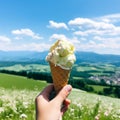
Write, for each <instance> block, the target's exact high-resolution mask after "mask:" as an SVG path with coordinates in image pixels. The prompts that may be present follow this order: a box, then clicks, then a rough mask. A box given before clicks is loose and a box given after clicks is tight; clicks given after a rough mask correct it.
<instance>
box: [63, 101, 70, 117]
mask: <svg viewBox="0 0 120 120" xmlns="http://www.w3.org/2000/svg"><path fill="white" fill-rule="evenodd" d="M70 102H71V101H70V100H69V99H65V100H64V102H63V107H62V108H61V114H62V115H63V114H64V113H65V112H66V111H67V110H68V108H69V105H70Z"/></svg>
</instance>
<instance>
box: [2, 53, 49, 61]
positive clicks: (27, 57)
mask: <svg viewBox="0 0 120 120" xmlns="http://www.w3.org/2000/svg"><path fill="white" fill-rule="evenodd" d="M47 53H48V52H47V51H45V52H35V51H0V61H15V62H16V61H17V62H27V61H39V60H43V59H45V57H46V55H47Z"/></svg>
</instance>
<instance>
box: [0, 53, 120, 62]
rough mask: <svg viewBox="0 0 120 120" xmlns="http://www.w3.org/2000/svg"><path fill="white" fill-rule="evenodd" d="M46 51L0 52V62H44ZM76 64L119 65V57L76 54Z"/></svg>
mask: <svg viewBox="0 0 120 120" xmlns="http://www.w3.org/2000/svg"><path fill="white" fill-rule="evenodd" d="M47 54H48V51H44V52H35V51H0V61H15V62H30V61H31V62H34V61H40V60H45V57H46V55H47ZM75 54H76V59H77V61H76V62H77V63H79V62H109V63H115V62H119V63H120V55H111V54H97V53H94V52H79V51H77V52H76V53H75Z"/></svg>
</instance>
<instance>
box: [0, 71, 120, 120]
mask: <svg viewBox="0 0 120 120" xmlns="http://www.w3.org/2000/svg"><path fill="white" fill-rule="evenodd" d="M45 86H47V83H46V82H44V81H35V80H32V79H28V78H26V77H21V76H15V75H8V74H3V73H0V120H34V119H35V105H34V100H35V97H36V96H37V95H38V94H39V92H40V91H41V90H42V89H43V88H44V87H45ZM69 98H70V99H71V105H70V108H69V110H68V111H67V112H66V113H65V115H64V117H63V120H120V104H119V103H120V99H117V98H110V97H105V96H99V95H96V94H92V93H87V92H85V91H82V90H78V89H73V91H72V93H71V94H70V96H69Z"/></svg>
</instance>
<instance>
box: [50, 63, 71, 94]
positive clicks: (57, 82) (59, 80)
mask: <svg viewBox="0 0 120 120" xmlns="http://www.w3.org/2000/svg"><path fill="white" fill-rule="evenodd" d="M49 64H50V69H51V74H52V79H53V84H54V89H55V92H56V93H58V92H59V91H60V90H61V89H62V88H63V87H64V86H65V85H66V84H67V83H68V80H69V74H70V70H65V69H62V68H61V67H60V66H57V65H55V64H53V63H51V62H50V63H49Z"/></svg>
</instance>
